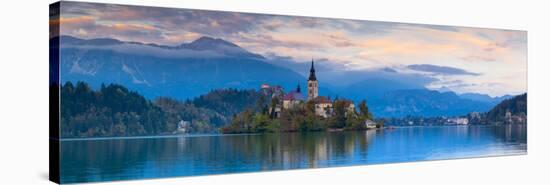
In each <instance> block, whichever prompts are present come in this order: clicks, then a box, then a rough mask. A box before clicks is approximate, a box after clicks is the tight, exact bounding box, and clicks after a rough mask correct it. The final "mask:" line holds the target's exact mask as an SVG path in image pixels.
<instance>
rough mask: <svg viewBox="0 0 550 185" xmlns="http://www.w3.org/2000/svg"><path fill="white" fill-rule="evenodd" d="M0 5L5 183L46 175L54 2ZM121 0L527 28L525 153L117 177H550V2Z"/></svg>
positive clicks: (403, 180)
mask: <svg viewBox="0 0 550 185" xmlns="http://www.w3.org/2000/svg"><path fill="white" fill-rule="evenodd" d="M52 2H53V1H51V0H48V1H44V0H39V1H4V2H2V3H3V4H2V9H1V10H0V13H1V15H0V19H1V22H0V25H1V26H0V33H1V34H0V36H1V39H0V48H1V49H0V87H1V89H0V92H1V94H0V100H1V101H0V108H1V109H0V137H1V139H0V144H1V145H0V184H32V185H35V184H51V182H48V181H47V177H48V4H49V3H52ZM95 2H111V3H113V2H116V3H122V4H136V5H150V6H167V7H181V8H197V9H211V10H230V11H242V12H257V13H272V14H286V15H304V16H318V17H331V18H353V19H364V20H381V21H393V22H409V23H427V24H442V25H459V26H474V27H489V28H505V29H519V30H527V31H528V37H529V38H528V43H529V49H528V50H529V62H528V63H529V69H528V70H529V83H528V93H529V96H528V110H529V111H528V112H529V113H528V115H529V128H528V153H529V154H528V155H526V156H514V157H496V158H481V159H464V160H447V161H432V162H416V163H401V164H386V165H371V166H357V167H341V168H326V169H311V170H292V171H278V172H263V173H246V174H233V175H215V176H202V177H186V178H168V179H156V180H142V181H124V182H115V183H116V184H239V185H241V184H256V185H257V184H262V185H263V184H342V185H343V184H369V183H377V184H461V185H464V184H550V183H549V182H550V180H548V177H550V169H549V166H548V165H549V164H550V163H549V161H550V160H549V158H550V152H549V147H550V144H549V141H550V138H549V136H550V127H549V125H550V123H549V118H548V117H549V116H550V115H549V114H548V113H547V112H548V111H549V109H548V107H549V106H550V102H549V101H548V99H549V97H550V92H549V87H548V86H549V84H550V82H548V81H550V76H549V72H548V70H549V67H548V66H549V63H550V58H549V57H548V53H549V49H548V44H549V43H550V20H549V19H548V17H550V14H549V13H548V11H549V10H548V9H549V8H550V5H545V4H544V3H545V1H539V2H538V3H537V2H535V1H526V0H523V1H509V2H508V1H504V0H484V1H482V0H457V1H448V2H446V1H442V0H412V1H411V0H403V1H397V0H378V1H370V2H369V1H360V0H355V1H352V0H326V1H322V2H321V0H316V1H306V0H249V1H246V0H225V1H220V0H217V1H216V0H180V1H166V0H162V1H159V0H157V1H143V0H141V1H140V0H118V1H115V0H109V1H107V0H100V1H98V0H96V1H95Z"/></svg>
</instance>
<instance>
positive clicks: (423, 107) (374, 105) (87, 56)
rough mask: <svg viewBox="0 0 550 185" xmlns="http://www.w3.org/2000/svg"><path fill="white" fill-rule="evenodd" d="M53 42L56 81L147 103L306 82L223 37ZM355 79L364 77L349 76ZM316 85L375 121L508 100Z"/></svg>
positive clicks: (365, 84)
mask: <svg viewBox="0 0 550 185" xmlns="http://www.w3.org/2000/svg"><path fill="white" fill-rule="evenodd" d="M52 39H59V43H60V73H61V75H60V78H61V79H60V80H61V82H67V81H73V82H74V81H85V82H87V83H89V84H90V85H91V86H92V87H94V88H98V87H100V86H101V84H109V83H117V84H123V85H124V86H126V87H128V88H129V89H132V90H135V91H138V92H139V93H140V94H142V95H144V96H145V97H146V98H149V99H154V98H156V97H161V96H166V97H172V98H176V99H181V100H184V99H190V98H194V97H197V96H200V95H202V94H206V93H208V92H209V91H211V90H213V89H222V88H237V89H258V88H259V87H260V85H261V84H264V83H268V84H277V85H281V86H282V87H283V88H284V89H285V90H287V91H290V90H291V89H294V88H295V87H296V86H297V85H300V86H302V87H305V85H306V78H305V77H304V75H302V74H300V73H299V72H296V71H294V70H292V69H290V68H287V67H285V66H284V65H276V64H277V62H278V61H276V60H273V59H267V58H266V57H264V56H262V55H260V54H256V53H253V52H250V51H248V50H246V49H244V48H242V47H240V46H238V45H236V44H234V43H231V42H229V41H226V40H223V39H217V38H211V37H201V38H198V39H196V40H194V41H192V42H189V43H182V44H180V45H176V46H165V45H158V44H150V43H149V44H148V43H140V42H126V41H120V40H117V39H112V38H97V39H80V38H76V37H72V36H60V37H55V38H52ZM388 73H395V71H388ZM361 75H366V76H368V74H355V76H361ZM370 76H377V75H370ZM320 86H321V87H320V89H319V91H320V94H321V95H326V96H338V97H344V98H349V99H352V100H354V101H359V100H361V99H367V102H368V105H369V107H370V108H371V110H372V111H373V112H374V114H375V116H381V117H389V116H391V117H402V116H407V115H415V116H418V115H422V116H435V115H463V114H466V113H468V112H484V111H487V110H488V109H490V108H491V107H493V106H494V105H496V104H497V103H499V102H500V101H502V100H504V99H506V98H509V97H508V96H504V97H496V98H492V97H490V96H488V95H484V94H475V93H468V94H461V95H457V94H456V93H454V92H438V91H432V90H429V89H426V88H425V87H423V86H421V85H418V84H413V83H407V82H404V81H403V80H398V79H391V78H389V77H385V76H382V77H372V78H366V79H362V80H360V81H358V82H354V83H351V84H346V85H344V86H342V85H339V84H329V83H325V82H320ZM304 89H305V88H304Z"/></svg>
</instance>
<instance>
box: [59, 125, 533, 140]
mask: <svg viewBox="0 0 550 185" xmlns="http://www.w3.org/2000/svg"><path fill="white" fill-rule="evenodd" d="M509 125H527V124H509ZM479 126H482V127H486V126H507V125H495V124H491V125H432V126H421V125H415V126H386V127H383V128H372V129H362V130H346V129H332V130H329V129H327V130H322V131H307V132H299V131H296V132H265V133H235V134H224V133H205V134H169V135H153V136H122V137H91V138H59V139H58V138H50V139H53V140H58V141H60V142H70V141H101V140H129V139H163V138H194V137H223V136H242V135H262V134H277V133H319V132H329V133H337V132H348V131H367V130H376V131H378V130H381V131H383V130H392V129H400V128H420V127H424V128H426V127H433V128H436V127H479Z"/></svg>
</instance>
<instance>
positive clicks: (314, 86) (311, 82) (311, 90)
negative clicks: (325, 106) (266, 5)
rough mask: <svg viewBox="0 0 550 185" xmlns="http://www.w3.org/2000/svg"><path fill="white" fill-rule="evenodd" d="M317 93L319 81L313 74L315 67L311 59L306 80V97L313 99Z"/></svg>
mask: <svg viewBox="0 0 550 185" xmlns="http://www.w3.org/2000/svg"><path fill="white" fill-rule="evenodd" d="M318 95H319V83H318V82H317V77H316V76H315V67H314V64H313V59H311V69H309V79H308V80H307V99H308V100H313V99H315V98H316V97H317V96H318Z"/></svg>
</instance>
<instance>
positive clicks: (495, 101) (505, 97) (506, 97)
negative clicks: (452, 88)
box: [459, 93, 514, 105]
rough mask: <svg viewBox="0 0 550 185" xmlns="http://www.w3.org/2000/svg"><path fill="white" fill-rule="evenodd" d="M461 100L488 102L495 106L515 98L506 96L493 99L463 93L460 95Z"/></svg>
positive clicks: (476, 94)
mask: <svg viewBox="0 0 550 185" xmlns="http://www.w3.org/2000/svg"><path fill="white" fill-rule="evenodd" d="M459 96H460V97H461V98H464V99H469V100H474V101H480V102H487V103H494V104H495V105H496V104H498V103H500V102H501V101H503V100H505V99H510V98H512V97H514V96H511V95H504V96H498V97H491V96H489V95H487V94H479V93H463V94H460V95H459Z"/></svg>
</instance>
